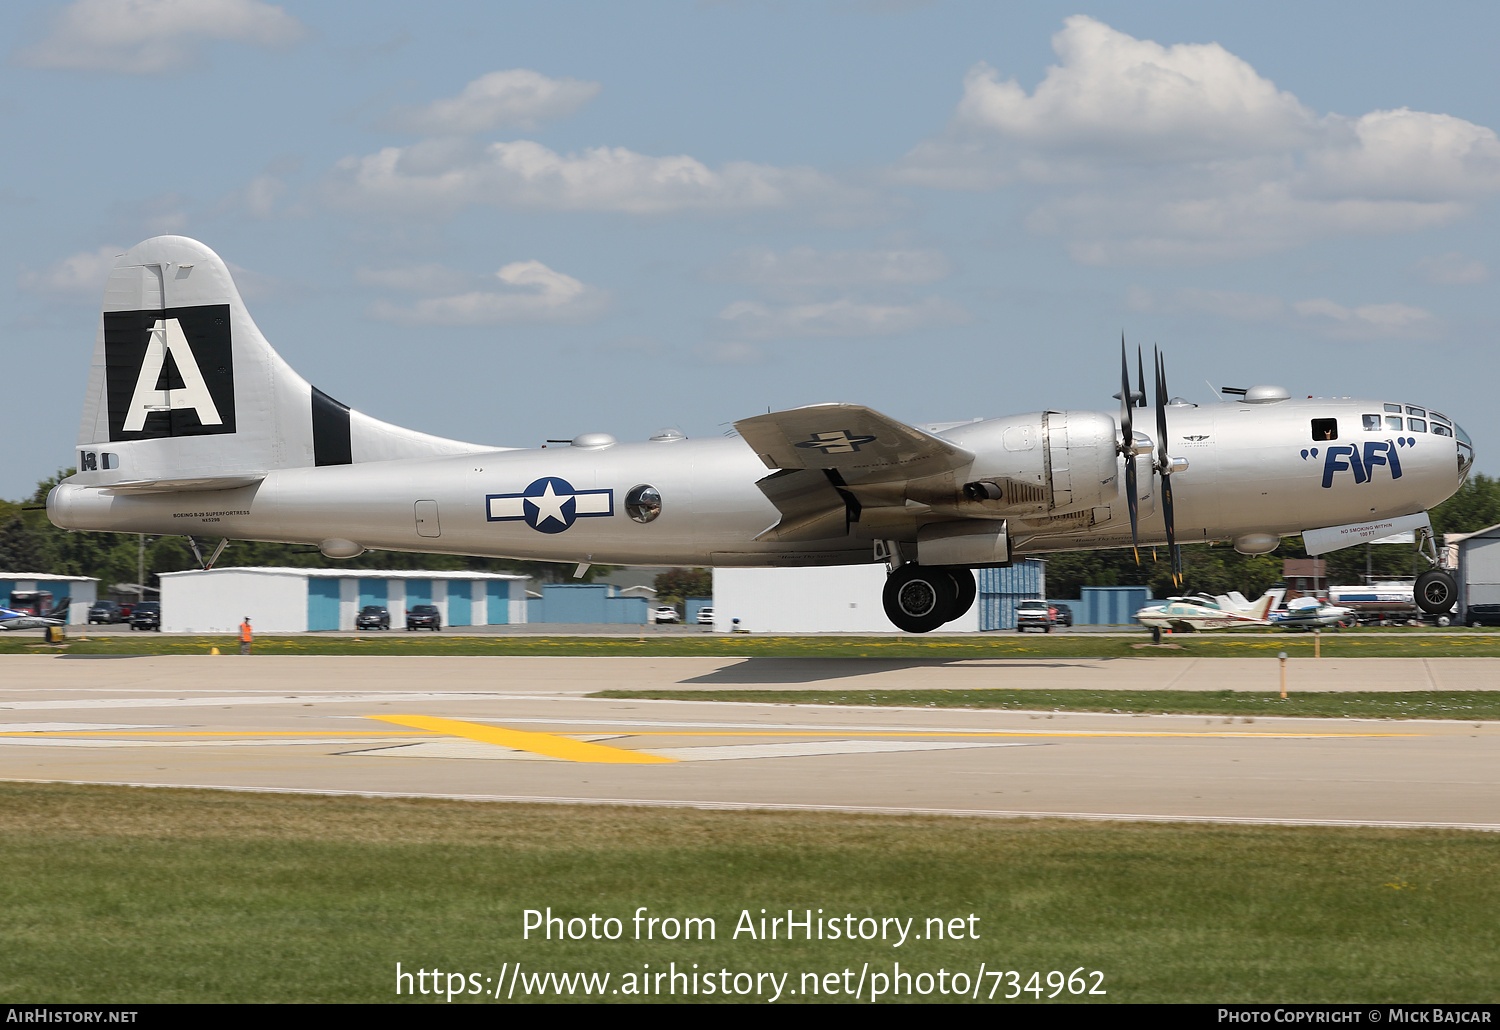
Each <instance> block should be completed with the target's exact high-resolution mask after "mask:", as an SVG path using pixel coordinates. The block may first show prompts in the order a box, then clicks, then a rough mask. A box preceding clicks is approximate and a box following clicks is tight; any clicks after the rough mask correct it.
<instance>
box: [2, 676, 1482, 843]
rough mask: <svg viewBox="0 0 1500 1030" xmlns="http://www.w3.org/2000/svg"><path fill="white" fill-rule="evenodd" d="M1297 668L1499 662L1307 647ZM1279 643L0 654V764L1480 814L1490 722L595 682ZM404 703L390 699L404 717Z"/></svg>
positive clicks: (135, 772) (571, 794) (1448, 820)
mask: <svg viewBox="0 0 1500 1030" xmlns="http://www.w3.org/2000/svg"><path fill="white" fill-rule="evenodd" d="M1290 665H1291V671H1290V674H1289V686H1290V688H1291V689H1292V690H1293V691H1296V690H1308V691H1311V690H1356V689H1357V690H1371V689H1376V690H1411V689H1445V690H1471V689H1491V688H1494V687H1497V686H1500V659H1485V658H1437V659H1399V658H1398V659H1323V660H1321V661H1315V660H1312V659H1305V660H1300V661H1293V662H1291V663H1290ZM1277 683H1278V679H1277V672H1276V663H1275V660H1274V659H1266V658H1252V659H1191V658H1154V657H1153V658H1128V659H1112V660H1048V661H1022V660H984V661H961V662H925V661H924V662H918V661H903V660H849V661H842V660H830V659H735V658H729V659H725V658H556V657H542V658H535V657H368V658H367V657H322V656H316V657H314V656H309V657H287V656H252V657H250V658H242V657H240V656H238V655H224V656H218V657H210V656H162V657H118V658H116V657H88V656H76V657H75V656H66V655H58V656H53V655H16V656H0V778H4V779H10V780H48V781H69V782H90V783H131V784H150V785H163V786H167V785H172V786H205V787H221V788H232V789H247V790H283V791H298V792H300V791H311V792H326V793H353V794H373V795H393V796H395V795H399V796H435V797H462V798H473V799H476V800H513V801H549V802H558V801H563V802H577V803H591V802H608V803H619V804H666V805H690V806H700V807H711V808H796V809H812V810H826V811H880V812H944V813H953V814H967V815H991V816H1013V815H1060V816H1071V817H1083V818H1114V819H1152V820H1191V821H1226V822H1257V823H1312V824H1334V825H1342V824H1362V825H1386V826H1444V827H1455V828H1478V829H1488V830H1500V761H1497V759H1500V723H1474V722H1458V721H1414V722H1395V721H1377V720H1372V721H1357V720H1312V719H1306V720H1299V719H1254V720H1244V719H1226V718H1222V717H1216V718H1207V717H1203V716H1149V717H1148V716H1124V715H1109V714H1077V713H1047V712H996V711H955V710H952V709H944V710H932V709H922V708H900V709H892V708H858V707H833V706H813V705H763V704H725V703H714V702H690V701H637V700H610V699H591V698H586V697H583V696H581V695H583V694H585V693H588V692H590V691H595V690H599V689H603V688H606V687H621V688H634V689H646V688H653V687H661V688H676V689H692V688H700V689H722V688H737V687H738V688H747V687H755V686H761V685H765V686H777V687H780V688H796V687H802V688H807V689H844V688H849V689H869V688H882V689H896V688H935V687H943V688H977V687H1004V686H1010V687H1043V688H1046V687H1057V688H1062V687H1092V688H1115V689H1121V688H1148V687H1158V688H1159V687H1172V688H1174V689H1179V690H1184V689H1204V690H1206V689H1213V690H1222V689H1239V690H1246V689H1260V690H1267V689H1275V687H1276V686H1277ZM407 717H410V718H407Z"/></svg>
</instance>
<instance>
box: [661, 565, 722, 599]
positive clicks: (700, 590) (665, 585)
mask: <svg viewBox="0 0 1500 1030" xmlns="http://www.w3.org/2000/svg"><path fill="white" fill-rule="evenodd" d="M652 585H653V586H655V587H656V600H657V602H658V603H660V604H672V605H676V604H681V603H682V602H683V599H684V598H688V597H712V596H713V592H714V575H713V573H712V572H710V571H709V570H708V569H668V570H667V571H666V572H660V573H657V576H656V579H655V580H654V581H653V584H652Z"/></svg>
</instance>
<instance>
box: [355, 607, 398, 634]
mask: <svg viewBox="0 0 1500 1030" xmlns="http://www.w3.org/2000/svg"><path fill="white" fill-rule="evenodd" d="M354 628H355V629H390V628H391V613H390V610H389V609H388V608H386V607H385V605H383V604H367V605H365V606H364V607H363V608H361V609H360V610H359V614H358V615H356V616H355V617H354Z"/></svg>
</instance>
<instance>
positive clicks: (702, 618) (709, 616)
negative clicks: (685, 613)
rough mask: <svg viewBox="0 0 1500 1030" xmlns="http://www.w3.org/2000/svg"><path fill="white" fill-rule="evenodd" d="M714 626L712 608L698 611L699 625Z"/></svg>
mask: <svg viewBox="0 0 1500 1030" xmlns="http://www.w3.org/2000/svg"><path fill="white" fill-rule="evenodd" d="M713 624H714V610H713V609H712V608H699V609H698V625H700V626H712V625H713Z"/></svg>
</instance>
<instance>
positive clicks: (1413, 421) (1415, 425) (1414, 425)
mask: <svg viewBox="0 0 1500 1030" xmlns="http://www.w3.org/2000/svg"><path fill="white" fill-rule="evenodd" d="M1406 426H1407V428H1408V429H1410V430H1411V431H1412V432H1413V433H1425V432H1427V421H1426V420H1425V419H1420V418H1409V419H1407V420H1406Z"/></svg>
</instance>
